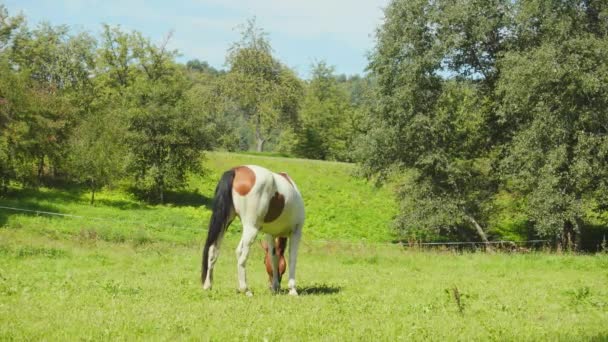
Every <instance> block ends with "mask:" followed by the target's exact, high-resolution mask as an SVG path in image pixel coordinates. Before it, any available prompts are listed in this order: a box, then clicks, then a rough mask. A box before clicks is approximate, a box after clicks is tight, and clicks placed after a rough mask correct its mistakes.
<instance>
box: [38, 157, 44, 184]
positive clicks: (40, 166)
mask: <svg viewBox="0 0 608 342" xmlns="http://www.w3.org/2000/svg"><path fill="white" fill-rule="evenodd" d="M43 173H44V155H43V156H40V160H38V185H42V174H43Z"/></svg>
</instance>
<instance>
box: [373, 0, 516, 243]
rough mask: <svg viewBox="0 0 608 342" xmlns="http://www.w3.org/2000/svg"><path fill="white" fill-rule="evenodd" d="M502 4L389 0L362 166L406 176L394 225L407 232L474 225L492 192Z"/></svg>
mask: <svg viewBox="0 0 608 342" xmlns="http://www.w3.org/2000/svg"><path fill="white" fill-rule="evenodd" d="M507 8H508V2H507V1H500V0H497V1H491V2H478V1H456V2H453V1H427V0H415V1H400V0H397V1H393V2H392V3H391V4H390V5H389V6H388V7H387V9H386V11H385V17H386V19H385V23H384V25H383V26H382V27H381V28H380V29H379V31H378V43H377V46H376V48H375V51H374V52H373V54H372V55H371V60H370V66H369V68H370V71H371V76H372V77H373V78H374V80H375V81H376V82H377V89H376V94H375V97H376V98H377V104H376V105H375V107H374V108H373V110H372V112H371V114H372V115H371V117H370V121H369V125H370V127H369V132H368V135H367V138H366V139H365V143H364V144H362V146H363V147H362V149H363V151H362V153H363V156H364V157H363V159H364V161H363V165H362V166H363V170H364V171H365V173H366V174H367V175H370V176H371V175H380V176H381V177H382V176H385V175H387V174H388V173H390V172H391V171H394V170H401V171H400V172H405V170H407V173H408V174H409V176H408V177H405V181H404V183H403V184H402V187H401V190H400V191H399V197H400V199H401V202H402V206H403V207H402V208H403V210H402V211H401V214H400V216H399V217H398V218H397V221H396V225H397V227H398V228H399V229H401V230H402V231H403V232H404V233H406V234H412V233H414V232H415V231H416V229H423V230H425V231H438V230H442V231H445V230H453V229H459V228H462V227H464V226H467V225H468V226H470V227H472V228H473V231H475V232H476V233H477V234H478V235H479V237H480V238H481V239H482V240H484V241H487V240H488V239H487V236H486V233H485V230H486V228H484V226H485V222H486V221H487V219H488V217H489V215H490V213H491V200H492V198H493V195H494V194H495V192H496V191H497V186H498V181H497V176H496V172H495V170H494V169H495V156H496V155H497V151H496V150H495V147H494V143H495V141H496V139H498V136H497V135H495V134H494V133H495V132H494V131H493V129H492V128H493V127H495V122H496V121H497V118H496V117H495V116H494V115H493V114H492V113H493V111H492V105H493V101H492V94H493V87H494V83H495V78H496V77H497V75H499V74H500V70H498V68H497V65H496V58H497V56H498V55H499V52H500V51H501V50H502V49H503V45H504V44H505V40H506V37H505V35H504V34H503V32H504V30H505V27H508V23H507V22H506V21H505V19H504V18H505V17H507V16H506V15H505V13H504V11H506V9H507Z"/></svg>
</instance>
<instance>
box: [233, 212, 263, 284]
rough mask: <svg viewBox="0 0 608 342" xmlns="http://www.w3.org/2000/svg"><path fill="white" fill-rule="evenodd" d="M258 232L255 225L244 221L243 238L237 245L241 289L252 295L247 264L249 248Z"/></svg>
mask: <svg viewBox="0 0 608 342" xmlns="http://www.w3.org/2000/svg"><path fill="white" fill-rule="evenodd" d="M257 233H258V229H257V228H256V227H255V226H254V225H251V224H245V223H243V237H242V238H241V242H239V245H238V246H237V247H236V259H237V273H238V277H239V291H240V292H243V293H245V294H246V295H247V296H252V295H253V294H252V293H251V291H249V288H248V287H247V274H246V272H245V266H246V264H247V258H248V257H249V248H250V247H251V244H253V241H254V240H255V236H256V235H257Z"/></svg>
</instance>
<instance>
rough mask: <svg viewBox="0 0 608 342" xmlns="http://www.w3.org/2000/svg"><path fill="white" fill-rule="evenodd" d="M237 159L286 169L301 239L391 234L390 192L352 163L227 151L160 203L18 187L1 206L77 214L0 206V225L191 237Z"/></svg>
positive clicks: (197, 234) (128, 236) (116, 237)
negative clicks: (300, 208)
mask: <svg viewBox="0 0 608 342" xmlns="http://www.w3.org/2000/svg"><path fill="white" fill-rule="evenodd" d="M242 164H258V165H261V166H265V167H267V168H269V169H271V170H275V171H285V172H287V173H288V174H289V175H290V176H291V177H292V178H293V179H294V180H295V181H296V183H297V184H298V187H299V188H300V190H301V192H302V194H303V196H304V201H305V204H306V211H307V220H306V224H305V228H304V239H305V240H349V241H361V242H383V241H390V240H391V233H390V229H389V227H390V221H391V218H392V216H393V215H394V213H395V210H396V205H395V202H394V200H393V197H392V196H391V194H390V192H389V191H388V190H387V189H384V188H376V187H374V186H373V185H371V184H369V183H367V182H366V181H364V180H362V179H360V178H357V177H354V176H353V174H352V173H353V169H354V166H353V165H350V164H345V163H333V162H322V161H311V160H302V159H288V158H277V157H265V156H255V155H240V154H230V153H209V154H208V155H207V160H206V161H205V167H206V169H207V170H206V172H205V174H204V175H192V177H191V180H190V184H189V187H188V188H187V189H185V190H184V191H180V192H172V193H169V194H168V195H167V203H166V205H147V204H145V203H143V202H141V201H138V200H137V199H135V198H134V197H133V196H131V195H129V194H128V193H126V192H124V191H120V190H118V189H114V190H104V191H102V192H100V193H99V194H97V195H96V204H95V205H93V206H91V205H89V203H88V200H89V193H87V192H86V190H83V189H68V190H58V189H46V188H43V189H39V190H27V189H17V190H15V191H14V193H13V194H12V195H11V196H8V197H6V198H0V206H5V207H15V208H22V209H29V210H38V211H45V212H56V213H62V214H67V215H74V216H78V217H73V216H49V215H36V214H31V213H27V212H20V211H11V210H6V209H0V226H5V227H8V228H11V227H13V228H21V227H25V228H27V229H26V230H27V231H29V232H30V233H33V234H41V235H51V236H95V237H98V238H100V239H103V240H105V241H115V242H123V241H134V242H136V243H145V242H153V241H171V242H175V243H180V244H198V243H200V241H201V239H202V238H203V235H204V229H206V225H207V222H208V219H209V216H210V205H211V201H212V196H213V191H214V189H215V185H216V182H217V180H218V179H219V177H220V175H221V174H222V172H224V171H225V170H227V169H229V168H231V167H233V166H236V165H242ZM240 229H241V226H240V222H235V224H233V226H232V227H230V229H229V233H228V237H233V236H237V235H239V234H240V233H239V232H240Z"/></svg>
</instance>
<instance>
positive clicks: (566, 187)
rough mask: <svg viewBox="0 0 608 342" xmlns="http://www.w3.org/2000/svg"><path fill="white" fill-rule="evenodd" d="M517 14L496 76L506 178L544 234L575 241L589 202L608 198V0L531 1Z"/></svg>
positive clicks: (600, 201)
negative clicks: (506, 137) (505, 131)
mask: <svg viewBox="0 0 608 342" xmlns="http://www.w3.org/2000/svg"><path fill="white" fill-rule="evenodd" d="M516 13H517V16H516V20H517V21H516V30H515V34H516V37H517V44H516V48H515V49H513V50H512V51H509V52H508V53H506V54H505V57H504V59H503V60H502V62H501V64H502V67H501V69H502V70H504V71H503V76H502V77H501V79H500V81H499V92H500V95H501V96H502V101H501V103H500V105H501V107H500V113H501V114H502V116H503V119H504V121H505V122H506V123H508V124H509V125H510V127H511V128H512V132H513V139H512V142H511V143H510V144H509V145H508V155H507V157H506V158H505V159H504V160H503V161H502V166H503V169H504V170H505V173H506V176H505V178H506V180H507V181H508V182H509V185H510V188H511V189H512V190H513V191H518V192H521V193H522V194H523V195H524V197H525V199H526V201H527V203H528V206H527V214H528V215H529V217H530V219H531V220H532V221H533V222H534V226H535V228H536V230H537V231H538V233H539V234H541V235H542V236H548V237H557V238H558V239H561V240H562V241H563V242H564V241H565V240H567V235H569V236H570V238H571V239H574V240H578V238H579V237H580V234H579V233H580V231H581V228H582V226H583V224H584V219H585V216H586V213H585V206H586V205H585V203H589V201H596V202H597V203H598V204H599V205H600V207H602V206H604V207H605V206H606V204H608V201H606V199H607V198H606V196H605V194H606V193H607V190H608V183H607V179H608V171H607V170H608V138H607V137H608V126H607V125H606V123H607V122H608V66H607V64H606V60H608V59H607V58H608V39H607V38H608V37H607V33H608V22H606V20H605V19H602V18H606V16H607V15H608V4H606V3H605V2H602V1H573V0H572V1H559V2H558V1H548V2H547V1H527V2H518V3H517V12H516ZM577 242H578V241H577Z"/></svg>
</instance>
